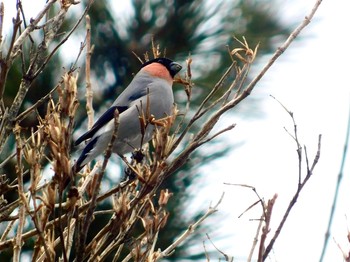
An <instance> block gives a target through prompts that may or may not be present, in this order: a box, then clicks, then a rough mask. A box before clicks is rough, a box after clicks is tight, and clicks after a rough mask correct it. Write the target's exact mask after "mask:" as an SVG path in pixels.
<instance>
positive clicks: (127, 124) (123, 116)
mask: <svg viewBox="0 0 350 262" xmlns="http://www.w3.org/2000/svg"><path fill="white" fill-rule="evenodd" d="M181 69H182V66H181V65H180V64H179V63H176V62H174V61H172V60H170V59H169V58H166V57H159V58H155V59H152V60H149V61H147V62H145V63H144V64H142V66H141V68H140V70H139V72H138V73H137V74H136V75H135V76H134V78H133V79H132V81H131V82H130V84H129V85H128V86H127V87H126V89H125V90H124V91H123V92H122V93H121V94H120V95H119V96H118V97H117V99H116V100H115V101H114V103H113V104H112V105H111V107H110V108H109V109H108V110H107V111H106V112H104V113H103V114H102V115H101V117H100V118H99V119H98V120H97V121H96V122H95V124H94V125H93V126H92V128H91V129H90V130H89V131H87V132H86V133H84V134H83V135H82V136H80V137H79V138H78V139H77V140H76V141H75V143H74V145H75V146H78V145H79V144H81V143H82V142H83V141H86V140H87V144H86V145H85V147H84V149H83V150H82V152H81V154H80V156H79V158H78V160H77V161H76V162H75V164H74V166H73V170H74V171H75V172H79V171H80V170H81V169H82V168H83V167H84V166H85V165H86V164H87V163H89V162H90V161H92V160H93V159H95V158H96V157H98V156H99V155H101V154H103V152H104V151H105V150H106V148H107V147H108V144H109V143H110V141H111V139H112V136H113V133H114V132H115V118H114V116H115V111H116V109H117V110H118V113H119V119H118V120H119V125H118V128H117V131H116V139H115V141H114V143H113V147H112V152H113V153H116V154H118V155H120V156H122V155H124V154H126V153H130V152H132V151H133V150H134V149H137V148H140V147H142V145H143V144H146V143H148V142H149V141H150V140H151V139H152V134H153V130H154V125H147V126H146V129H145V132H144V134H141V127H140V120H139V116H140V114H142V111H143V114H144V115H146V113H147V112H146V110H148V113H149V114H150V115H152V117H154V119H155V120H157V119H161V118H164V117H167V116H170V115H171V113H172V108H173V105H174V95H173V90H172V85H173V80H174V77H175V75H176V74H177V73H179V72H180V70H181ZM148 103H149V104H148Z"/></svg>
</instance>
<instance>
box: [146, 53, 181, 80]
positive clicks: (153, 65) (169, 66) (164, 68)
mask: <svg viewBox="0 0 350 262" xmlns="http://www.w3.org/2000/svg"><path fill="white" fill-rule="evenodd" d="M141 68H142V70H144V71H147V72H148V73H150V74H151V75H153V76H157V77H162V78H168V76H169V74H170V77H171V78H172V79H173V78H174V76H175V75H176V74H177V73H178V72H180V70H181V69H182V66H181V65H180V64H178V63H176V62H174V61H172V60H170V59H169V58H165V57H159V58H155V59H152V60H149V61H147V62H146V63H144V64H143V65H142V67H141Z"/></svg>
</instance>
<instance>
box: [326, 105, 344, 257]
mask: <svg viewBox="0 0 350 262" xmlns="http://www.w3.org/2000/svg"><path fill="white" fill-rule="evenodd" d="M349 137H350V107H349V116H348V126H347V130H346V137H345V142H344V148H343V155H342V160H341V164H340V169H339V173H338V178H337V184H336V187H335V191H334V196H333V202H332V207H331V211H330V214H329V218H328V225H327V230H326V234H325V239H324V242H323V247H322V253H321V257H320V262H322V261H323V259H324V256H325V254H326V251H327V246H328V241H329V236H330V233H331V228H332V224H333V217H334V213H335V209H336V205H337V202H338V194H339V189H340V184H341V182H342V179H343V172H344V166H345V163H346V159H347V153H348V147H349Z"/></svg>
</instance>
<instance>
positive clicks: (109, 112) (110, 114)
mask: <svg viewBox="0 0 350 262" xmlns="http://www.w3.org/2000/svg"><path fill="white" fill-rule="evenodd" d="M116 109H118V111H119V114H121V113H122V112H124V111H125V110H126V109H128V107H127V106H112V107H111V108H109V109H108V110H107V111H106V112H104V113H103V115H102V116H101V117H100V118H99V119H98V120H97V121H96V123H95V124H94V125H93V126H92V128H91V129H90V130H89V131H87V132H86V133H85V134H83V135H82V136H81V137H79V138H78V139H77V140H76V141H75V143H74V146H77V145H79V144H80V143H81V142H83V141H84V140H86V139H89V138H91V137H93V136H94V134H96V132H97V131H98V130H99V129H100V128H102V127H103V126H104V125H105V124H107V123H108V122H109V121H111V120H112V119H113V118H114V111H115V110H116Z"/></svg>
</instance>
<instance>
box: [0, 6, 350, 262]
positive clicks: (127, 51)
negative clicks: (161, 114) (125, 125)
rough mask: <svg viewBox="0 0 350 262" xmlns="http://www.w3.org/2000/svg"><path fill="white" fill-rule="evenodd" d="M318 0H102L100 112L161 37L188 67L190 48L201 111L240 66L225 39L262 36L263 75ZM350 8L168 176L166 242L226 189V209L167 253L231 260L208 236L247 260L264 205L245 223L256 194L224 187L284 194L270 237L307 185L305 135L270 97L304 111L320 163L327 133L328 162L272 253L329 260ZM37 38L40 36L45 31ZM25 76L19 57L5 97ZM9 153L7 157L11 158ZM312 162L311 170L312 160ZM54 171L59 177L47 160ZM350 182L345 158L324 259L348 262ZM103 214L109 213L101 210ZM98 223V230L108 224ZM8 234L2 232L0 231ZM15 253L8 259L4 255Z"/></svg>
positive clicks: (324, 9) (317, 26) (307, 33)
mask: <svg viewBox="0 0 350 262" xmlns="http://www.w3.org/2000/svg"><path fill="white" fill-rule="evenodd" d="M4 3H5V10H6V12H5V28H4V36H6V40H7V41H8V40H9V39H10V36H11V17H12V16H13V15H14V12H15V11H14V10H15V4H14V3H12V1H9V0H5V2H4ZM43 4H44V1H35V3H33V2H32V1H26V0H23V9H24V11H25V14H27V17H26V20H27V21H29V19H30V17H32V16H34V15H35V14H36V12H37V10H39V9H40V8H42V6H43ZM313 4H314V2H313V1H307V2H306V1H301V0H297V1H280V0H274V1H264V0H260V1H258V0H255V1H254V0H249V1H238V0H237V1H228V0H222V1H213V0H196V1H185V0H179V1H176V0H173V1H171V0H169V1H157V0H148V1H141V0H134V1H132V0H130V1H107V0H100V1H96V2H95V3H94V5H93V7H92V9H91V11H90V12H89V15H90V17H91V24H92V44H93V45H94V51H93V55H92V61H91V65H92V75H93V82H92V84H93V90H94V109H95V111H96V114H97V116H98V115H100V114H101V113H103V111H104V110H105V109H106V108H108V107H109V106H110V104H111V103H112V101H113V100H114V99H115V97H116V96H117V95H118V94H120V93H121V92H122V90H123V88H124V87H126V86H127V84H128V83H129V82H130V80H131V78H132V75H133V74H134V73H136V72H137V71H138V69H139V67H140V62H139V61H138V59H137V58H136V57H135V55H134V54H133V52H134V53H136V54H137V55H139V56H140V57H141V58H143V54H144V53H145V52H148V53H149V55H150V56H151V54H152V52H151V41H152V38H153V39H154V42H155V43H156V44H159V45H160V47H161V50H163V49H164V48H165V49H166V56H167V57H169V58H171V59H173V60H175V61H178V62H180V63H182V64H183V65H185V59H186V58H187V57H188V55H189V54H190V55H191V57H192V59H193V64H192V67H193V68H192V69H193V81H194V83H195V87H194V90H193V93H194V96H193V99H194V101H193V104H192V106H193V109H195V107H196V105H197V104H198V103H200V101H201V100H202V99H203V97H204V96H205V95H206V94H207V93H208V92H209V91H210V90H211V88H213V86H214V84H215V83H216V82H217V81H218V80H219V79H220V77H221V75H222V74H223V72H224V71H225V70H226V68H227V67H228V66H229V65H230V63H231V59H230V56H229V55H228V51H227V50H228V49H227V46H228V47H229V48H230V49H232V48H235V47H237V46H238V43H237V42H236V41H235V40H234V38H233V36H235V37H237V38H239V39H241V38H242V36H244V37H245V38H246V39H247V41H248V43H249V45H250V46H251V47H252V48H254V47H255V46H256V45H257V44H258V43H259V52H258V54H259V57H258V58H257V61H256V63H255V65H254V67H253V70H252V72H251V74H250V77H251V78H253V77H254V76H255V75H256V74H257V73H258V72H259V70H260V69H261V68H262V67H263V66H264V65H265V63H266V62H267V61H268V60H269V59H270V57H271V52H274V50H275V49H276V48H277V47H278V46H279V45H281V44H282V43H283V42H284V41H285V39H286V38H287V37H288V35H289V33H290V32H291V31H292V30H293V29H294V28H295V27H296V26H297V25H298V24H299V23H300V22H301V21H302V20H303V19H304V17H305V16H306V15H307V14H308V13H309V12H310V10H311V8H312V6H313ZM80 8H81V7H80V6H79V5H78V6H77V7H76V8H75V7H73V8H72V9H71V10H70V11H72V12H70V13H69V15H70V20H69V19H68V20H67V21H66V25H65V30H67V31H68V30H69V29H70V28H71V26H72V25H73V23H74V22H73V21H75V18H76V17H77V14H79V13H81V11H82V9H80ZM7 10H8V11H7ZM347 10H350V3H349V2H348V1H346V0H334V1H324V3H322V5H321V7H320V9H319V11H318V12H317V13H316V16H315V18H314V20H313V21H312V23H311V24H310V25H309V26H308V27H307V28H306V29H305V30H304V31H303V32H302V34H301V35H300V37H299V38H298V39H297V40H296V41H295V42H294V43H293V44H292V46H291V47H290V48H289V49H288V50H287V52H285V54H283V55H282V57H281V58H280V59H279V60H278V61H277V63H276V64H275V65H274V66H273V67H272V68H271V70H270V71H269V72H268V73H267V74H266V75H265V76H264V78H263V79H262V81H260V82H259V84H258V86H257V87H256V89H255V90H254V91H253V93H252V94H251V96H250V97H249V98H248V99H246V100H245V101H243V103H242V104H240V105H239V106H238V107H237V108H235V110H234V111H233V112H230V113H228V114H227V115H225V116H224V117H223V119H221V122H220V123H219V125H218V127H217V129H220V128H223V127H226V126H227V125H229V124H232V123H236V124H237V127H236V128H235V129H233V130H232V131H231V132H229V133H227V134H225V135H224V136H222V137H221V138H219V139H217V140H216V141H215V142H213V143H211V144H209V145H207V146H205V147H203V148H202V149H201V150H199V151H197V152H196V153H195V154H194V155H192V157H191V160H190V161H189V162H188V163H187V164H186V165H185V167H184V168H183V169H182V170H180V171H179V172H177V173H176V174H175V175H174V176H173V177H171V179H168V181H166V183H165V185H164V187H166V188H169V189H170V191H172V192H173V193H174V197H173V198H172V200H171V202H170V206H169V209H170V210H169V211H170V212H171V215H170V220H169V221H168V224H167V228H166V229H165V230H164V231H163V234H161V235H160V240H159V248H161V249H163V248H165V247H167V246H168V245H169V244H170V243H171V242H172V241H173V240H174V239H175V238H176V236H178V235H179V234H180V233H181V232H182V231H183V230H185V229H186V228H187V226H188V225H189V224H190V223H192V222H193V221H195V220H196V219H197V218H198V217H199V216H200V215H201V214H203V213H204V212H205V211H206V209H207V208H208V206H209V205H210V203H216V201H217V200H218V199H219V198H220V196H221V194H222V192H223V191H225V197H224V200H223V203H222V205H221V206H220V207H219V212H217V213H216V214H215V216H212V217H210V218H209V219H208V220H207V221H206V223H205V224H204V225H203V227H202V228H201V229H200V230H199V231H198V232H196V233H195V234H193V236H192V237H191V239H190V240H188V241H187V242H186V243H185V244H184V245H183V246H181V247H180V248H178V249H177V250H176V252H175V254H174V255H173V256H171V257H169V258H168V260H169V261H195V260H198V261H203V260H205V255H204V248H203V241H205V246H206V249H207V251H210V257H211V259H213V260H214V261H218V259H219V258H220V257H221V258H222V255H221V254H220V253H219V252H217V251H215V248H214V247H213V245H212V244H211V243H210V242H209V241H208V239H207V236H206V233H208V234H209V236H210V238H211V240H212V241H213V243H214V244H215V246H216V247H217V248H219V249H220V250H221V251H223V252H225V253H226V254H228V255H230V256H233V257H234V258H235V259H234V261H246V259H247V257H248V254H249V250H250V248H251V245H252V243H253V238H254V236H255V232H256V228H257V225H258V221H257V219H259V218H260V215H261V207H260V206H259V205H257V206H255V207H253V208H252V209H250V210H249V211H248V212H247V213H245V214H244V215H243V216H242V217H240V218H238V216H239V215H241V214H242V213H243V212H244V211H245V210H246V209H247V208H248V207H249V206H250V205H252V204H253V203H254V202H256V201H257V200H258V199H257V197H256V195H255V194H254V193H253V192H252V191H251V190H249V189H247V188H243V187H238V186H229V185H225V184H224V183H234V184H246V185H250V186H254V187H255V188H256V190H257V192H258V193H259V195H260V196H261V197H262V198H263V199H264V200H266V201H267V200H268V199H269V198H271V197H272V196H273V194H275V193H277V194H278V199H277V202H276V205H275V207H274V210H273V211H274V213H273V215H272V225H271V235H272V233H273V232H274V231H275V229H276V227H277V225H278V223H279V221H280V220H281V218H282V216H283V214H284V212H285V209H286V207H287V205H288V204H289V201H290V200H291V198H292V196H293V194H294V192H295V191H296V189H297V183H298V162H297V154H296V146H295V142H294V141H293V139H292V138H291V137H290V136H289V135H288V133H287V132H286V131H285V130H284V127H285V128H286V129H288V130H289V131H290V132H293V123H292V121H291V119H290V117H289V116H288V114H287V113H286V112H285V111H284V109H283V108H282V107H281V106H280V105H279V103H278V102H276V100H274V99H272V98H271V97H270V95H273V96H274V97H276V98H277V99H278V100H279V101H281V103H283V105H284V106H286V107H287V108H288V109H289V110H290V111H292V112H294V116H295V119H296V122H297V125H298V131H299V136H300V142H301V143H302V144H305V145H306V147H307V150H308V157H309V159H310V161H312V160H313V157H314V155H315V153H316V149H317V139H318V134H320V133H321V134H322V135H323V141H322V150H321V159H320V163H319V165H318V166H317V167H316V170H315V174H314V175H313V177H311V180H310V182H309V183H308V184H307V185H306V187H305V189H304V191H303V192H302V194H301V196H300V198H299V201H298V203H297V204H296V206H295V208H294V209H293V210H292V212H291V215H290V218H289V220H288V221H287V223H286V225H285V228H284V229H283V231H282V233H281V235H280V237H279V239H278V240H277V242H276V245H275V248H274V252H272V253H271V254H270V260H271V261H318V260H319V259H320V255H321V250H322V246H323V241H324V235H325V232H326V228H327V223H328V216H329V213H330V209H331V204H332V200H333V199H332V198H333V194H334V190H335V186H336V181H337V176H338V173H339V168H340V163H341V159H342V154H343V148H344V141H345V138H346V128H347V119H348V114H349V113H348V112H349V98H350V94H349V79H348V77H347V73H348V70H349V69H348V67H347V66H346V62H347V61H349V60H350V52H349V50H348V49H347V46H346V44H345V43H347V42H348V41H349V40H350V39H349V38H350V37H349V34H348V33H347V30H346V28H347V26H346V25H348V24H349V22H350V21H348V20H349V16H348V15H347V13H346V12H347ZM84 37H85V28H84V26H80V28H79V33H77V34H74V36H73V37H72V38H71V39H70V40H69V41H67V43H65V44H64V46H63V47H62V48H61V51H60V52H59V54H58V55H57V56H55V57H54V59H53V60H52V61H51V63H50V64H49V65H48V68H47V70H45V71H44V72H43V74H42V75H41V76H40V78H39V79H38V80H37V81H36V82H35V83H34V85H33V87H32V89H31V90H30V91H29V93H28V95H27V100H26V101H27V102H26V104H24V106H23V109H25V108H27V107H29V106H30V105H32V104H33V103H35V102H36V101H37V100H38V99H39V98H40V97H42V96H43V95H45V94H46V93H48V92H49V90H51V88H52V87H53V86H55V85H56V83H57V81H58V80H59V78H60V76H61V75H62V73H63V72H64V70H66V69H67V68H69V67H70V66H71V64H72V63H73V62H74V61H75V59H76V56H77V54H78V52H79V48H80V42H82V41H83V40H84ZM33 39H34V41H35V39H36V38H35V36H33ZM38 39H39V38H38ZM57 41H59V39H57ZM80 60H81V61H80V62H79V63H78V64H79V65H80V66H81V67H82V69H81V70H80V79H81V83H80V86H79V88H80V89H79V96H80V98H81V101H80V102H81V104H80V111H79V115H78V116H77V119H76V120H77V126H76V137H78V136H79V134H81V133H82V132H83V131H84V130H86V128H87V127H86V111H85V88H84V87H85V83H84V70H83V66H84V64H83V63H84V57H82V58H80ZM57 65H60V66H57ZM20 71H21V69H20V63H18V65H15V66H14V67H13V69H12V70H11V71H10V73H9V74H10V75H9V77H8V83H7V88H6V93H5V96H6V100H5V102H6V103H11V101H12V100H13V97H14V95H15V94H16V91H17V89H16V88H17V87H18V86H19V82H20V77H19V74H20ZM232 77H233V76H232ZM10 87H11V88H10ZM12 87H16V88H12ZM175 101H176V102H177V104H178V107H179V108H180V111H181V110H184V104H185V102H186V96H185V93H184V91H183V87H182V86H180V85H177V86H175ZM44 112H45V107H43V108H39V113H42V114H43V113H44ZM35 119H36V117H35V115H34V114H33V116H32V117H28V118H27V119H26V120H25V123H24V124H25V125H26V126H28V127H31V126H35V121H36V120H35ZM192 132H196V130H195V129H194V130H192ZM8 144H9V145H8V149H7V152H10V151H12V150H13V148H12V146H11V141H10V142H9V143H8ZM7 155H8V153H6V152H5V153H4V154H3V155H2V156H1V159H4V158H6V156H7ZM74 157H76V155H75V154H73V158H74ZM347 160H348V159H347ZM347 162H348V161H347ZM303 168H304V169H303V170H306V169H305V166H304V167H303ZM13 170H14V165H13V163H9V164H8V165H6V166H5V167H4V169H3V170H1V172H2V173H7V174H11V173H12V174H14V173H15V172H14V171H13ZM122 171H123V167H122V165H121V163H120V161H119V160H118V159H117V157H116V156H115V157H113V162H112V163H110V168H109V172H108V181H107V180H106V181H105V183H104V187H105V188H108V187H109V186H110V185H111V184H112V183H117V182H118V181H119V180H120V176H119V174H120V172H122ZM44 172H46V173H47V176H50V168H49V167H47V168H46V169H45V170H44ZM304 174H305V172H304ZM349 183H350V181H349V172H348V166H347V165H345V169H344V177H343V182H342V185H341V187H340V191H339V201H338V206H337V209H336V216H335V219H334V222H333V227H332V232H331V239H330V242H329V245H328V249H327V252H326V256H325V259H324V261H341V259H342V256H343V254H342V252H341V250H340V249H339V247H338V246H337V244H336V243H339V246H341V247H342V248H343V249H344V251H345V252H348V251H349V248H350V245H349V242H348V241H347V233H348V226H347V225H348V224H349V223H348V221H347V218H346V216H347V214H349V196H348V195H347V189H348V187H349ZM105 205H106V206H104V207H101V208H108V206H109V205H110V203H105ZM99 219H104V218H103V216H101V217H99ZM105 219H107V218H105ZM94 223H95V224H96V227H95V228H96V230H98V229H99V227H98V224H99V220H98V219H97V220H96V221H95V222H94ZM0 230H3V229H2V228H1V226H0ZM333 238H334V240H333ZM6 255H8V254H2V255H1V254H0V258H1V256H4V257H6Z"/></svg>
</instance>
